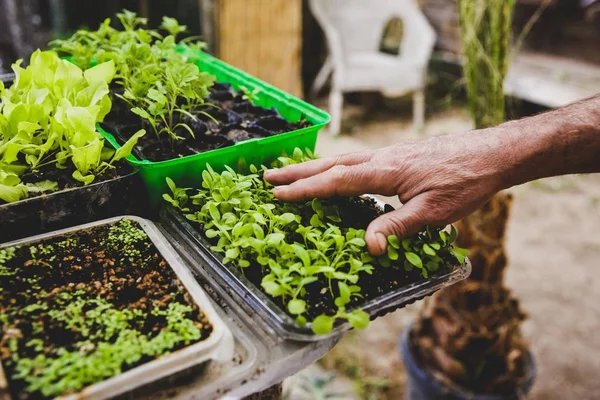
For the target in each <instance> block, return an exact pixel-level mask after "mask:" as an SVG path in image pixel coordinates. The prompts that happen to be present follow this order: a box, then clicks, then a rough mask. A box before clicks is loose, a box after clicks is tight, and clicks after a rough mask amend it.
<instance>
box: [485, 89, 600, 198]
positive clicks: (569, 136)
mask: <svg viewBox="0 0 600 400" xmlns="http://www.w3.org/2000/svg"><path fill="white" fill-rule="evenodd" d="M496 134H497V135H499V137H498V139H497V140H498V141H499V142H502V146H503V151H505V152H506V153H507V155H506V157H504V162H505V164H504V166H502V167H501V171H502V172H503V174H504V176H503V178H502V182H503V185H502V186H503V188H508V187H511V186H515V185H519V184H522V183H525V182H529V181H532V180H536V179H540V178H545V177H550V176H558V175H566V174H576V173H591V172H600V95H599V96H596V97H594V98H591V99H588V100H584V101H581V102H578V103H574V104H572V105H569V106H567V107H564V108H561V109H557V110H553V111H550V112H547V113H544V114H540V115H537V116H534V117H530V118H525V119H522V120H519V121H513V122H508V123H505V124H502V125H500V126H499V127H498V128H496Z"/></svg>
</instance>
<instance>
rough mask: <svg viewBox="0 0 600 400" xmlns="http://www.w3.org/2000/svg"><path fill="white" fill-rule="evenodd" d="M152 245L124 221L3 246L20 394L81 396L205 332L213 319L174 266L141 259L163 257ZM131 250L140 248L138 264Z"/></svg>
mask: <svg viewBox="0 0 600 400" xmlns="http://www.w3.org/2000/svg"><path fill="white" fill-rule="evenodd" d="M150 244H151V241H150V240H149V238H148V236H147V234H146V233H145V232H144V231H143V229H142V228H141V227H140V226H139V225H138V224H136V223H135V222H133V221H131V220H128V219H122V220H120V221H119V222H118V223H114V224H111V225H109V226H108V227H101V228H98V229H97V230H91V231H86V230H84V231H81V232H78V235H73V236H65V237H60V238H57V239H53V240H47V241H42V242H39V243H36V244H32V245H22V246H15V247H8V248H3V249H0V278H1V279H0V348H1V350H2V352H1V353H2V364H3V365H2V366H3V367H4V371H5V373H6V374H7V377H8V378H9V379H10V385H12V384H15V385H16V386H17V387H19V388H21V387H22V388H23V390H22V392H21V393H19V395H20V398H21V397H22V398H55V397H60V396H63V395H67V394H71V393H75V392H77V391H80V390H81V389H83V388H85V387H86V386H88V385H91V384H94V383H97V382H100V381H103V380H105V379H108V378H111V377H113V376H116V375H118V374H120V373H122V372H125V371H128V370H130V369H131V368H134V367H136V366H138V365H140V364H141V363H145V362H148V361H149V360H152V359H154V358H157V357H160V356H162V355H165V354H168V353H169V352H172V351H176V350H178V349H180V348H182V347H184V346H187V345H189V344H191V343H195V342H198V341H200V340H202V339H203V337H204V338H205V337H206V333H207V332H208V331H209V330H210V328H211V327H210V322H208V321H206V320H205V318H204V315H203V314H202V311H201V310H199V309H198V308H197V307H196V306H194V305H193V304H192V303H191V300H188V299H187V296H186V294H185V292H184V293H181V292H180V291H179V290H177V289H176V288H177V287H179V288H182V286H181V284H180V282H179V281H178V280H177V279H176V275H175V274H174V272H172V271H170V270H168V271H167V270H160V269H158V270H154V269H153V270H148V267H147V266H148V265H149V264H148V263H144V264H142V263H143V259H144V258H146V257H152V258H156V257H157V256H156V254H157V253H156V248H154V247H153V246H151V245H150ZM111 246H114V248H111ZM132 249H135V250H138V252H139V253H140V254H138V255H136V257H135V258H134V259H133V261H131V260H130V258H129V257H130V256H129V254H128V252H127V251H128V250H132ZM122 250H123V251H122ZM92 253H93V254H94V257H95V259H94V260H95V261H90V259H92V256H91V254H92ZM117 254H119V255H120V256H122V257H123V259H122V260H120V261H118V260H116V259H115V256H116V255H117ZM57 255H58V256H59V257H56V256H57ZM71 256H72V258H71ZM84 259H88V263H87V264H84V261H83V260H84ZM159 260H160V259H159ZM113 261H118V263H113ZM151 265H153V266H156V265H159V266H161V265H163V264H162V263H160V261H157V260H155V262H154V263H153V264H151ZM144 269H146V271H145V272H143V273H138V272H139V271H143V270H144ZM124 270H125V271H124ZM155 272H158V273H157V274H155ZM135 277H138V278H139V280H136V279H135ZM124 278H126V279H124ZM147 278H150V279H147ZM80 279H81V280H80ZM128 279H129V282H126V283H124V282H123V281H126V280H128ZM38 281H39V282H43V284H42V285H41V286H42V287H40V286H39V285H37V283H38ZM119 281H121V283H120V284H119V283H117V282H119ZM113 282H114V283H113ZM165 283H166V285H165ZM27 284H29V285H30V286H27ZM113 285H114V286H113ZM170 285H173V289H174V290H173V289H171V286H170ZM139 291H142V292H141V293H143V295H141V293H140V292H139ZM136 296H138V297H136Z"/></svg>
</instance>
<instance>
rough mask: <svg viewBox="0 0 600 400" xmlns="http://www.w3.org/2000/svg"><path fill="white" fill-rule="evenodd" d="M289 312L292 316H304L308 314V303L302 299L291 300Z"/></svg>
mask: <svg viewBox="0 0 600 400" xmlns="http://www.w3.org/2000/svg"><path fill="white" fill-rule="evenodd" d="M288 311H289V312H290V314H292V315H299V314H304V313H305V312H306V302H305V301H304V300H300V299H293V300H290V302H289V303H288Z"/></svg>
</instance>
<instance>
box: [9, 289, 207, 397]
mask: <svg viewBox="0 0 600 400" xmlns="http://www.w3.org/2000/svg"><path fill="white" fill-rule="evenodd" d="M46 307H47V305H45V304H36V305H33V306H28V307H26V308H24V309H23V310H22V312H24V313H29V314H32V313H36V312H38V311H39V310H40V309H41V310H45V309H46ZM191 312H192V309H191V307H189V306H186V305H183V304H181V303H177V302H173V303H170V304H169V305H168V306H167V307H166V308H165V309H160V308H154V309H153V310H152V311H151V314H152V316H153V317H155V318H164V319H165V321H166V323H167V324H166V327H165V328H164V329H163V330H162V331H160V332H159V333H158V334H156V335H154V336H153V337H152V336H151V335H144V334H142V333H141V332H140V331H139V330H138V329H137V328H140V327H142V326H143V325H144V321H145V320H146V319H147V318H148V316H149V314H148V313H146V312H144V311H141V310H130V309H123V310H118V309H116V308H115V306H114V305H113V304H112V303H109V302H107V301H106V300H103V299H100V298H91V299H90V298H85V292H84V291H78V292H75V293H73V294H72V293H68V292H63V293H60V295H59V301H57V302H56V303H55V304H54V308H52V309H50V310H49V311H48V312H47V315H48V316H49V317H50V318H51V319H52V320H53V321H56V322H59V323H61V324H62V325H63V326H64V327H65V328H66V329H68V330H71V331H77V332H79V333H80V334H81V336H83V337H84V338H85V340H83V341H81V342H78V343H77V344H76V346H75V347H76V349H74V350H68V349H66V348H55V349H53V350H52V352H51V353H50V354H47V353H44V352H41V350H42V349H44V347H46V345H47V344H46V343H44V342H43V341H42V340H41V339H35V340H30V341H29V342H27V344H26V347H33V349H34V350H35V351H36V353H37V355H35V356H32V357H27V356H23V357H21V356H20V354H18V353H16V354H17V356H16V357H15V358H13V359H12V360H11V361H9V364H12V363H14V364H15V365H14V367H15V374H14V376H13V377H12V378H13V379H18V380H23V381H25V383H26V384H27V387H26V390H27V391H28V392H29V393H35V392H40V393H41V394H42V395H44V396H46V397H54V396H59V395H61V394H64V393H72V392H76V391H78V390H80V389H82V388H84V387H85V386H87V385H89V384H92V383H96V382H99V381H102V380H104V379H107V378H110V377H112V376H115V375H118V374H120V373H121V372H123V370H125V369H127V367H128V366H133V365H135V364H136V363H138V362H139V361H140V360H141V359H142V358H143V357H156V356H159V355H164V354H166V353H168V352H169V351H170V350H172V349H175V348H178V347H180V346H181V345H182V344H183V345H186V344H189V343H191V342H193V341H197V340H199V339H200V338H201V331H200V329H199V328H198V327H197V326H196V325H195V323H194V321H193V320H192V319H190V315H191Z"/></svg>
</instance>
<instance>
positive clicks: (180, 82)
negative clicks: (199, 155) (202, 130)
mask: <svg viewBox="0 0 600 400" xmlns="http://www.w3.org/2000/svg"><path fill="white" fill-rule="evenodd" d="M117 18H118V19H119V21H120V23H121V25H122V29H121V30H117V29H114V28H112V27H110V23H111V21H110V19H107V20H105V21H104V22H103V23H102V24H101V25H100V27H99V28H98V30H97V31H94V32H90V31H87V30H80V31H78V32H76V33H75V34H74V35H73V36H71V37H70V38H68V39H66V40H57V41H54V42H52V43H51V46H52V47H53V48H54V49H56V51H58V52H59V53H61V54H64V55H68V56H70V57H71V60H72V61H73V62H75V63H76V64H77V65H79V66H80V67H81V68H84V69H85V68H89V67H90V66H91V65H92V64H93V63H94V62H102V61H106V60H111V61H113V62H114V64H115V68H116V78H115V82H116V83H117V84H118V85H119V86H120V87H121V88H122V93H116V95H117V97H119V98H120V99H121V100H123V101H124V102H126V103H127V104H128V105H129V106H130V108H131V111H132V112H133V113H134V114H136V115H138V116H139V117H140V118H142V120H144V121H146V122H147V123H148V124H149V125H150V126H151V127H152V130H153V131H154V133H155V134H156V135H157V136H161V135H167V137H168V138H169V141H170V142H171V145H172V146H173V145H174V144H175V143H176V142H177V141H178V140H182V139H183V138H184V136H182V135H183V134H184V133H185V134H189V135H190V136H192V137H193V136H194V132H193V130H192V129H191V128H190V126H189V124H188V123H187V122H185V118H186V117H187V118H190V119H195V118H196V117H195V116H193V115H192V112H193V111H194V112H201V113H202V111H201V110H198V108H199V107H201V106H208V104H205V103H204V99H205V98H206V97H207V96H208V94H209V92H208V90H209V88H210V87H211V86H212V85H213V83H214V80H215V78H214V77H213V76H212V75H209V74H206V73H203V72H200V70H199V68H198V66H197V65H196V64H195V63H194V61H195V60H194V52H195V51H197V50H200V49H202V48H203V47H204V43H202V42H200V41H197V40H196V38H193V37H188V38H185V39H182V40H178V38H177V36H178V35H180V34H181V33H184V32H186V30H187V27H186V26H185V25H180V24H179V22H177V20H176V19H174V18H169V17H164V18H163V22H162V24H161V26H160V29H159V30H153V29H147V28H146V25H147V22H148V21H147V20H146V19H145V18H140V17H138V16H137V15H136V14H135V13H133V12H130V11H127V10H125V11H123V12H122V13H120V14H117ZM163 32H164V33H166V35H165V34H163ZM178 50H183V51H178ZM204 114H205V115H208V114H206V113H204Z"/></svg>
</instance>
